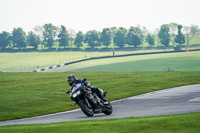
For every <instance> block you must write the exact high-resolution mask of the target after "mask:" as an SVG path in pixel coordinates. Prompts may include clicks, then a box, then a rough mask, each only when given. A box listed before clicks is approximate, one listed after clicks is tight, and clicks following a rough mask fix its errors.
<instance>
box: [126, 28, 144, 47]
mask: <svg viewBox="0 0 200 133" xmlns="http://www.w3.org/2000/svg"><path fill="white" fill-rule="evenodd" d="M142 41H143V34H142V30H141V29H140V28H139V27H131V28H130V29H129V31H128V34H127V44H129V45H133V46H134V47H137V46H138V45H140V44H142Z"/></svg>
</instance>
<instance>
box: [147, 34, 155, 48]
mask: <svg viewBox="0 0 200 133" xmlns="http://www.w3.org/2000/svg"><path fill="white" fill-rule="evenodd" d="M146 41H147V42H148V44H149V45H150V46H153V45H154V44H155V43H154V37H153V36H152V35H151V34H148V35H147V37H146Z"/></svg>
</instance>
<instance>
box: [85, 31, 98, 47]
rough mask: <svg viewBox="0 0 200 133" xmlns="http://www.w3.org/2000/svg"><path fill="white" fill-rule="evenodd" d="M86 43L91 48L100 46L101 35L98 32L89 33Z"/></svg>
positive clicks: (86, 36)
mask: <svg viewBox="0 0 200 133" xmlns="http://www.w3.org/2000/svg"><path fill="white" fill-rule="evenodd" d="M84 42H85V43H87V44H88V45H89V46H90V47H91V48H94V47H96V46H100V44H99V33H98V32H97V31H96V30H92V31H88V32H87V33H86V35H85V38H84Z"/></svg>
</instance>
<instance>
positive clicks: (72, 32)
mask: <svg viewBox="0 0 200 133" xmlns="http://www.w3.org/2000/svg"><path fill="white" fill-rule="evenodd" d="M68 33H69V41H70V45H71V47H72V46H73V43H74V40H75V38H76V31H75V30H73V29H68Z"/></svg>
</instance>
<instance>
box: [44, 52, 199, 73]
mask: <svg viewBox="0 0 200 133" xmlns="http://www.w3.org/2000/svg"><path fill="white" fill-rule="evenodd" d="M163 67H170V68H174V69H175V70H176V71H199V70H200V51H196V52H183V53H167V54H166V53H165V54H152V55H138V56H128V57H117V58H111V59H110V58H109V59H99V60H90V61H85V62H80V63H76V64H72V65H68V66H64V67H60V68H55V69H51V70H47V71H45V72H54V71H61V70H73V69H75V70H74V71H82V72H88V71H119V72H121V71H125V72H128V71H163Z"/></svg>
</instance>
